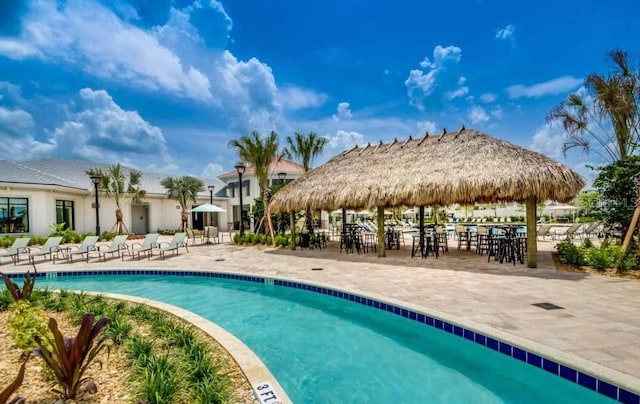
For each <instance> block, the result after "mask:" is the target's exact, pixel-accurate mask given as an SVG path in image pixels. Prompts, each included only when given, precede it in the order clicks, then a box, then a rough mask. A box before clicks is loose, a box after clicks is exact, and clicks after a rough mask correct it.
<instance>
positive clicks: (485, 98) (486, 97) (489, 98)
mask: <svg viewBox="0 0 640 404" xmlns="http://www.w3.org/2000/svg"><path fill="white" fill-rule="evenodd" d="M497 98H498V95H497V94H493V93H484V94H482V95H481V96H480V101H482V102H484V103H485V104H489V103H492V102H494V101H495V100H496V99H497Z"/></svg>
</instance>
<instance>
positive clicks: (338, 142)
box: [327, 130, 364, 152]
mask: <svg viewBox="0 0 640 404" xmlns="http://www.w3.org/2000/svg"><path fill="white" fill-rule="evenodd" d="M327 139H328V142H327V147H328V148H329V149H331V150H333V151H335V152H338V151H342V150H348V149H351V148H352V147H354V146H355V145H362V144H364V135H363V134H362V133H358V132H355V131H346V130H339V131H337V132H336V134H335V135H333V136H327Z"/></svg>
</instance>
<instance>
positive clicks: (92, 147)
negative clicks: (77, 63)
mask: <svg viewBox="0 0 640 404" xmlns="http://www.w3.org/2000/svg"><path fill="white" fill-rule="evenodd" d="M80 105H81V110H80V111H79V112H76V113H73V114H71V116H70V117H69V119H68V120H67V121H65V122H64V123H63V124H62V125H61V126H59V127H58V128H56V129H55V130H54V132H53V136H52V141H53V142H54V143H55V144H56V145H57V152H58V153H60V154H65V155H67V156H73V157H79V158H82V159H85V160H91V161H98V162H105V163H113V162H118V161H119V162H123V163H127V164H133V165H135V166H138V165H139V159H140V158H141V157H142V158H146V159H156V160H161V161H163V162H170V160H171V158H170V157H169V156H168V153H167V150H166V142H165V139H164V136H163V134H162V131H161V130H160V128H158V127H156V126H153V125H151V124H150V123H148V122H147V121H145V120H144V119H143V118H142V117H141V116H140V114H138V112H137V111H126V110H123V109H122V108H121V107H120V106H119V105H118V104H116V103H115V102H114V101H113V99H112V98H111V96H110V95H109V93H107V92H106V91H104V90H92V89H90V88H83V89H82V90H80Z"/></svg>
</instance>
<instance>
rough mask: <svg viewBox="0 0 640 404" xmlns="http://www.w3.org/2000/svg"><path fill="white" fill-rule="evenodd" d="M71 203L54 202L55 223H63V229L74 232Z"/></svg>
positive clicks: (74, 225)
mask: <svg viewBox="0 0 640 404" xmlns="http://www.w3.org/2000/svg"><path fill="white" fill-rule="evenodd" d="M73 210H74V209H73V201H59V200H56V223H57V224H60V223H64V228H65V229H71V230H74V229H75V228H76V224H75V220H74V216H73Z"/></svg>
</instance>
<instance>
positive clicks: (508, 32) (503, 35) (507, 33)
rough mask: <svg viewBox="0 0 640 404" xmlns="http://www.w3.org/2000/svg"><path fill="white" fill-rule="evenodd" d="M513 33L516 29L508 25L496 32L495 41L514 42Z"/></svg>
mask: <svg viewBox="0 0 640 404" xmlns="http://www.w3.org/2000/svg"><path fill="white" fill-rule="evenodd" d="M515 33H516V28H515V27H514V26H513V24H508V25H507V26H506V27H504V28H499V29H497V30H496V39H505V40H514V39H515Z"/></svg>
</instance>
